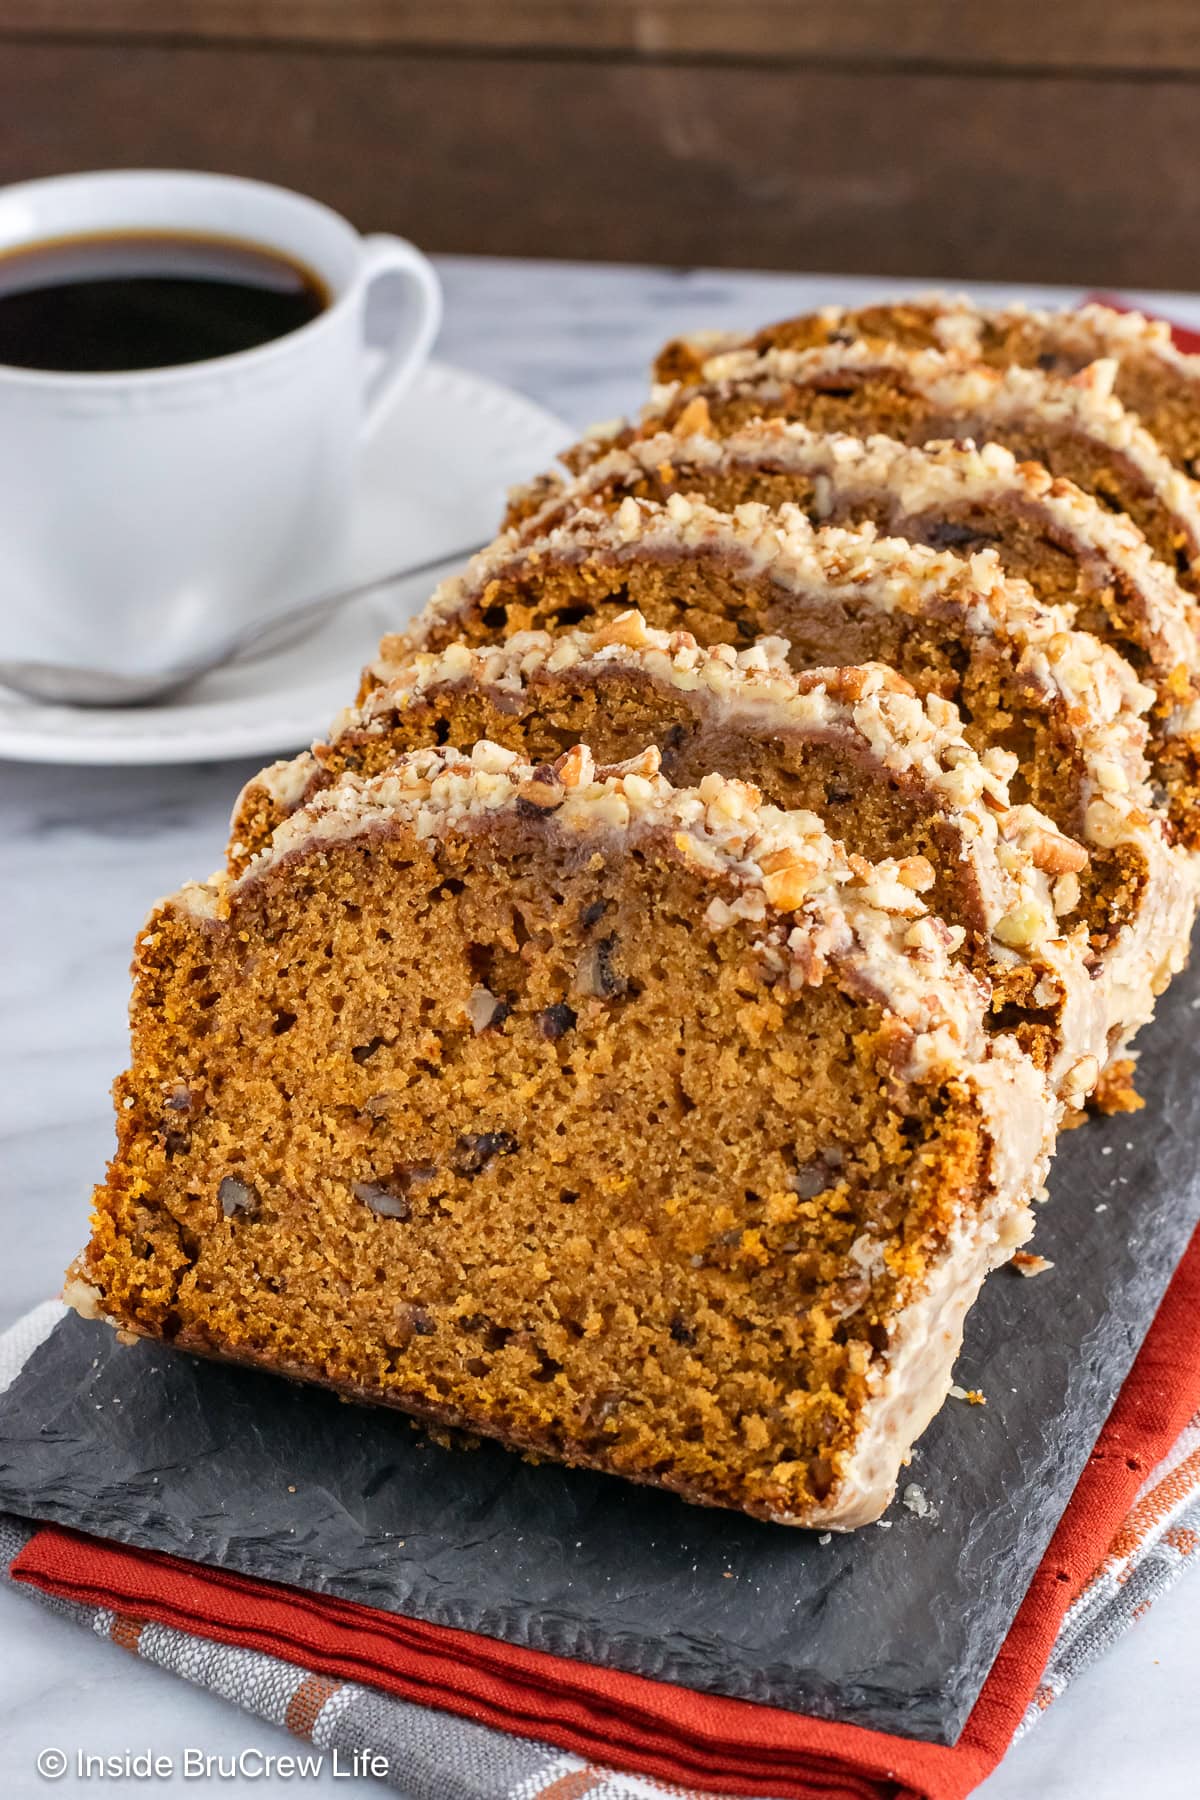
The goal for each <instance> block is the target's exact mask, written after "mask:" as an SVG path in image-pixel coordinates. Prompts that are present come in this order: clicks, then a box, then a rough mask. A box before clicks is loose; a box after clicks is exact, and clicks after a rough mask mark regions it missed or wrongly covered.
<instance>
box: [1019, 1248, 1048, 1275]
mask: <svg viewBox="0 0 1200 1800" xmlns="http://www.w3.org/2000/svg"><path fill="white" fill-rule="evenodd" d="M1012 1264H1013V1268H1014V1269H1015V1270H1016V1271H1017V1274H1018V1275H1025V1276H1030V1275H1044V1274H1045V1273H1046V1270H1047V1269H1052V1268H1053V1267H1054V1264H1053V1263H1052V1262H1051V1261H1050V1258H1049V1257H1048V1256H1035V1255H1034V1254H1033V1252H1032V1251H1030V1250H1018V1251H1017V1252H1016V1253H1015V1255H1014V1256H1013V1259H1012Z"/></svg>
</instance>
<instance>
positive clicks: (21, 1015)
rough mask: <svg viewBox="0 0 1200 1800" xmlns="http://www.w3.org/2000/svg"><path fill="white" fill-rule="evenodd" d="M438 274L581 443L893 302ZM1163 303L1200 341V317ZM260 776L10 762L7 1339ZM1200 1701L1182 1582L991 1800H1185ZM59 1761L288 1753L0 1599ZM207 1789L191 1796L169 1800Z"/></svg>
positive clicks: (8, 1726)
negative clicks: (163, 965)
mask: <svg viewBox="0 0 1200 1800" xmlns="http://www.w3.org/2000/svg"><path fill="white" fill-rule="evenodd" d="M442 272H443V275H444V277H445V281H446V288H447V319H446V326H445V330H444V333H443V337H442V340H441V344H440V354H441V355H442V356H444V357H445V358H446V359H448V360H450V361H457V362H460V363H462V364H464V365H465V366H468V367H471V368H474V369H478V370H480V371H482V372H484V373H486V374H489V375H492V376H495V377H497V378H499V379H501V380H503V381H507V382H511V383H512V384H513V385H515V386H517V387H519V388H522V389H524V390H525V392H527V393H529V394H531V395H532V396H533V397H534V398H536V399H539V400H541V401H543V402H544V403H545V404H546V405H547V406H549V407H550V408H551V409H553V410H554V411H556V412H558V413H559V414H561V415H562V416H563V417H565V418H567V419H568V420H571V421H572V422H574V423H575V424H578V425H583V424H585V423H588V422H590V421H592V420H594V419H600V418H605V417H609V416H611V415H612V414H614V413H616V412H618V411H622V410H625V409H627V408H628V407H630V406H632V405H634V404H636V402H637V400H638V396H639V392H640V387H641V384H642V382H643V380H644V371H645V368H646V365H647V362H648V359H649V357H650V355H651V353H652V351H653V350H654V349H655V347H656V346H657V345H658V343H659V342H660V341H661V340H662V339H663V338H664V337H666V336H667V335H669V334H670V333H672V332H674V331H677V330H682V329H687V328H695V327H700V326H733V325H738V324H751V323H755V322H760V321H761V320H762V319H764V318H767V317H772V316H778V315H780V314H782V313H785V312H787V311H788V310H795V309H799V308H800V307H807V306H810V305H812V304H814V303H820V302H824V301H827V300H834V299H838V298H845V297H847V296H850V295H858V294H866V293H868V292H884V291H888V292H895V291H896V289H897V287H898V286H900V285H901V284H898V283H895V282H892V283H888V284H886V287H884V286H882V285H880V284H871V283H866V282H862V281H853V282H851V281H847V280H838V279H836V278H834V277H785V276H768V275H731V274H727V273H721V274H714V273H705V272H670V271H666V270H641V269H630V268H621V269H617V268H603V267H601V268H597V267H584V266H572V265H569V264H557V265H555V264H532V263H524V264H521V263H511V262H493V261H474V260H471V259H465V258H456V259H448V260H445V261H443V263H442ZM913 285H928V284H913ZM1160 300H1161V303H1162V304H1163V306H1164V309H1169V310H1171V311H1172V312H1173V313H1174V315H1175V316H1177V317H1180V318H1185V319H1187V320H1188V321H1189V322H1193V323H1198V324H1200V300H1197V299H1185V298H1181V297H1174V298H1171V297H1160ZM249 773H250V767H249V765H248V764H240V763H239V764H217V765H211V766H208V767H202V768H195V769H188V768H181V769H171V770H164V771H156V770H144V769H137V770H121V769H113V770H75V769H59V768H33V767H23V766H20V765H18V764H13V763H0V859H2V861H0V891H2V892H3V894H4V914H5V932H4V956H3V964H2V967H0V1006H2V1007H3V1018H4V1022H5V1029H4V1032H3V1036H2V1038H0V1157H2V1159H3V1161H2V1172H0V1243H2V1245H3V1255H2V1260H0V1325H3V1324H6V1323H7V1322H8V1321H9V1320H10V1319H12V1318H14V1317H16V1316H17V1315H18V1314H19V1313H20V1312H23V1311H25V1310H26V1309H27V1308H28V1307H30V1306H32V1305H33V1304H35V1303H36V1302H37V1301H39V1300H41V1299H43V1298H44V1297H45V1296H47V1295H48V1294H50V1293H51V1292H53V1291H54V1290H55V1288H56V1285H57V1283H58V1281H59V1278H60V1273H61V1270H62V1269H63V1267H64V1265H65V1263H66V1262H67V1260H68V1259H69V1257H70V1256H71V1255H72V1254H73V1253H74V1251H75V1250H76V1249H77V1248H78V1247H79V1244H80V1242H81V1241H82V1238H83V1236H84V1233H85V1215H86V1209H87V1196H88V1192H89V1188H90V1185H91V1183H92V1182H93V1181H94V1180H95V1178H96V1176H97V1175H98V1173H99V1172H100V1170H101V1169H102V1167H103V1163H104V1158H105V1156H106V1154H107V1151H108V1147H109V1141H110V1136H111V1129H110V1121H109V1110H108V1084H109V1081H110V1079H111V1077H112V1075H113V1074H114V1073H115V1072H116V1070H117V1069H118V1068H119V1067H120V1066H121V1063H122V1059H123V1056H124V1048H125V1046H124V1016H125V1004H126V996H127V985H126V969H127V965H128V961H129V948H130V944H131V942H132V938H133V933H134V931H135V929H136V927H137V925H138V923H139V922H140V919H141V917H142V914H143V912H144V911H145V908H146V906H147V904H148V903H149V901H150V900H152V899H153V898H154V897H155V896H156V895H158V894H160V893H162V892H165V891H167V890H169V889H170V888H173V887H174V886H175V885H177V883H178V881H179V880H180V879H181V878H182V877H184V876H187V875H202V874H203V873H205V872H206V871H207V870H208V869H210V868H212V867H213V866H214V865H215V864H216V862H217V860H218V857H219V854H220V851H221V848H222V845H223V841H224V827H225V823H226V818H227V814H228V810H229V805H230V801H231V799H232V796H233V795H234V793H235V791H236V789H237V788H238V786H239V785H240V783H241V782H242V781H243V780H244V778H245V777H246V775H248V774H249ZM914 1626H915V1627H916V1622H914ZM1198 1692H1200V1582H1197V1581H1196V1580H1195V1578H1193V1579H1192V1581H1191V1582H1190V1583H1189V1582H1188V1581H1186V1580H1185V1582H1184V1583H1183V1585H1182V1586H1181V1587H1179V1588H1177V1589H1176V1590H1175V1592H1174V1593H1173V1594H1172V1595H1170V1596H1169V1597H1168V1598H1167V1599H1165V1600H1163V1601H1162V1602H1160V1604H1159V1605H1158V1606H1156V1607H1155V1608H1154V1610H1153V1612H1152V1613H1151V1615H1150V1616H1149V1618H1148V1619H1146V1620H1144V1621H1143V1622H1142V1623H1141V1624H1139V1625H1138V1626H1137V1627H1136V1628H1135V1630H1134V1631H1133V1632H1132V1633H1130V1634H1129V1635H1128V1636H1127V1637H1126V1638H1125V1639H1124V1640H1123V1642H1122V1643H1121V1644H1119V1645H1118V1646H1117V1648H1116V1649H1115V1650H1114V1651H1113V1652H1112V1653H1111V1654H1110V1655H1109V1656H1108V1657H1107V1658H1106V1659H1105V1660H1104V1661H1103V1662H1102V1663H1101V1664H1100V1665H1098V1666H1097V1667H1095V1668H1093V1669H1092V1670H1091V1671H1090V1672H1089V1673H1088V1674H1087V1675H1086V1676H1084V1677H1083V1678H1082V1679H1081V1680H1080V1681H1079V1683H1078V1685H1077V1686H1076V1687H1075V1688H1074V1689H1072V1690H1071V1692H1070V1693H1069V1694H1068V1695H1067V1697H1066V1698H1065V1699H1064V1700H1063V1701H1062V1702H1060V1703H1059V1704H1058V1705H1057V1706H1056V1707H1055V1708H1054V1709H1053V1710H1052V1712H1051V1713H1050V1714H1049V1715H1048V1716H1047V1718H1046V1719H1045V1720H1044V1721H1043V1722H1042V1723H1040V1724H1039V1725H1038V1727H1037V1728H1036V1730H1035V1731H1034V1732H1033V1733H1032V1734H1031V1735H1030V1736H1029V1737H1028V1738H1027V1739H1026V1740H1025V1741H1024V1742H1023V1743H1021V1744H1020V1745H1019V1746H1018V1747H1017V1748H1016V1749H1015V1750H1014V1752H1013V1754H1012V1755H1011V1756H1010V1758H1009V1759H1008V1760H1007V1761H1006V1763H1005V1765H1004V1767H1003V1768H1002V1769H1001V1770H1000V1771H999V1772H998V1773H997V1774H996V1775H995V1776H994V1777H993V1778H992V1780H991V1781H990V1782H989V1783H988V1784H987V1785H986V1787H985V1789H984V1790H982V1791H983V1793H984V1794H985V1795H986V1797H987V1800H1018V1797H1019V1800H1085V1797H1086V1800H1127V1797H1128V1796H1129V1795H1131V1794H1148V1795H1152V1796H1153V1797H1154V1800H1194V1797H1195V1796H1196V1795H1197V1794H1200V1704H1198V1702H1197V1693H1198ZM46 1745H57V1746H61V1747H62V1748H64V1749H66V1750H68V1751H72V1752H73V1751H74V1750H75V1748H77V1747H82V1748H85V1749H87V1750H92V1751H96V1752H115V1751H119V1750H124V1749H131V1750H138V1749H145V1748H150V1749H152V1750H154V1751H161V1752H168V1753H170V1752H178V1751H179V1750H180V1749H181V1748H182V1747H183V1746H185V1745H199V1746H201V1747H203V1748H204V1749H206V1750H208V1751H211V1752H213V1753H218V1752H220V1753H222V1754H225V1755H229V1754H231V1753H236V1752H237V1751H239V1750H241V1749H244V1748H246V1747H247V1746H251V1745H253V1746H257V1747H260V1748H263V1749H266V1750H279V1751H281V1750H286V1749H288V1748H289V1747H290V1745H291V1740H289V1739H288V1738H287V1737H286V1734H284V1733H283V1732H280V1731H275V1730H272V1729H271V1728H269V1727H266V1726H262V1725H259V1724H258V1723H257V1722H256V1721H254V1720H251V1719H248V1718H246V1717H244V1716H243V1715H241V1714H239V1713H237V1712H236V1711H234V1710H233V1709H232V1708H231V1707H229V1706H227V1705H225V1704H224V1703H223V1702H220V1701H217V1700H215V1699H212V1698H210V1697H208V1696H207V1695H204V1694H201V1693H198V1692H196V1691H194V1690H191V1689H189V1688H187V1687H186V1686H185V1685H184V1684H183V1683H182V1682H179V1681H177V1680H176V1679H175V1678H174V1677H172V1676H169V1675H166V1674H164V1673H161V1672H160V1671H158V1670H155V1669H152V1668H149V1667H146V1666H145V1665H143V1664H140V1663H137V1662H135V1661H133V1660H132V1659H130V1658H128V1657H126V1656H125V1655H124V1654H123V1653H121V1652H120V1651H118V1650H115V1649H113V1648H112V1647H111V1646H108V1645H105V1644H101V1643H99V1642H95V1641H93V1640H91V1639H89V1638H88V1637H87V1636H86V1635H85V1634H84V1633H82V1632H81V1631H79V1630H78V1628H76V1627H74V1626H72V1625H69V1624H67V1623H65V1622H63V1621H61V1620H59V1619H57V1618H54V1617H51V1616H48V1615H46V1614H45V1613H44V1612H43V1611H42V1610H41V1609H40V1608H39V1607H38V1606H37V1605H35V1604H34V1603H33V1602H31V1601H29V1600H27V1599H25V1598H23V1597H22V1596H20V1595H17V1594H14V1593H12V1592H11V1591H8V1590H4V1591H0V1795H25V1794H35V1793H40V1792H43V1791H57V1792H58V1793H60V1794H61V1793H72V1792H76V1791H82V1789H80V1788H78V1787H76V1786H75V1784H73V1782H72V1781H71V1779H70V1778H68V1779H67V1780H64V1781H62V1782H59V1783H57V1784H53V1788H52V1784H50V1783H48V1782H45V1781H42V1780H40V1779H39V1777H38V1776H37V1775H36V1773H35V1770H34V1757H35V1755H36V1752H37V1751H38V1750H39V1749H40V1748H43V1747H44V1746H46ZM86 1785H87V1788H88V1791H91V1790H92V1788H93V1787H95V1786H97V1785H99V1786H101V1787H102V1789H103V1791H104V1792H107V1793H120V1794H129V1795H134V1794H138V1793H146V1792H147V1791H153V1792H159V1791H167V1790H166V1789H165V1788H163V1786H162V1785H161V1784H158V1783H146V1782H121V1781H112V1782H104V1783H102V1784H96V1783H88V1784H86ZM208 1785H209V1784H206V1783H203V1782H200V1783H197V1782H192V1783H187V1784H185V1783H183V1782H182V1781H178V1782H176V1783H175V1784H173V1785H170V1787H169V1791H171V1792H172V1793H174V1792H175V1791H176V1789H178V1791H180V1792H183V1791H187V1790H189V1789H190V1790H191V1791H195V1790H196V1789H197V1788H204V1787H206V1786H208ZM212 1785H213V1786H214V1787H215V1788H217V1790H218V1791H220V1790H224V1791H229V1789H230V1788H235V1789H236V1784H234V1783H214V1784H212ZM247 1785H248V1787H249V1791H252V1792H255V1793H260V1794H265V1793H269V1794H272V1795H276V1794H278V1795H282V1794H284V1793H285V1792H288V1791H296V1790H297V1789H299V1790H301V1791H304V1792H308V1793H326V1792H327V1793H329V1794H330V1795H335V1794H337V1795H342V1796H348V1795H356V1794H362V1795H367V1794H377V1793H379V1792H382V1791H383V1790H381V1789H378V1788H376V1787H375V1786H374V1785H373V1784H370V1783H366V1782H356V1781H344V1780H338V1781H336V1782H335V1781H333V1780H332V1779H331V1778H330V1777H329V1776H328V1775H326V1776H325V1777H324V1778H322V1779H320V1780H317V1781H305V1782H302V1783H297V1782H292V1783H286V1782H275V1783H272V1782H269V1781H257V1782H254V1783H253V1784H252V1785H250V1784H247Z"/></svg>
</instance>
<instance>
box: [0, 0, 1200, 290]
mask: <svg viewBox="0 0 1200 1800" xmlns="http://www.w3.org/2000/svg"><path fill="white" fill-rule="evenodd" d="M1198 146H1200V4H1197V0H1136V3H1132V4H1131V3H1130V0H1124V3H1122V0H1089V3H1087V4H1081V3H1080V0H1008V3H1007V4H1005V5H1001V6H997V5H996V4H995V3H994V0H987V4H981V3H979V0H720V3H717V0H707V3H706V0H468V3H464V4H456V3H455V0H0V180H5V181H8V180H17V179H20V178H22V177H26V176H31V175H40V174H49V173H55V172H58V171H61V170H66V169H74V168H82V167H89V166H91V167H95V166H105V165H109V166H120V165H135V164H167V165H178V166H184V167H198V168H215V169H224V170H232V171H237V172H240V173H246V174H253V175H258V176H262V177H265V178H267V179H271V180H277V181H283V182H286V183H289V184H291V185H293V186H297V187H301V188H304V189H307V190H309V191H311V192H313V193H315V194H318V195H320V196H321V197H322V198H324V199H326V200H329V201H330V202H331V203H332V204H333V205H335V206H337V207H339V208H341V209H342V210H344V211H346V212H348V213H349V214H350V215H351V216H352V217H353V218H354V219H355V220H356V222H358V223H360V224H361V225H363V226H365V227H370V228H384V227H387V228H391V229H394V230H399V231H403V232H406V233H408V234H409V235H410V236H412V237H414V238H416V239H418V240H419V241H420V242H421V243H422V244H424V245H426V246H427V247H429V248H431V249H434V250H459V251H491V252H497V253H501V254H516V255H541V256H569V257H592V258H608V259H615V260H648V261H657V262H668V263H697V262H707V263H717V264H726V265H736V264H740V265H744V266H761V267H774V268H788V269H824V270H838V271H863V272H880V273H885V274H913V275H942V276H948V277H959V278H968V277H977V278H984V279H987V278H992V279H1022V278H1024V279H1030V280H1050V281H1070V282H1081V283H1088V284H1110V283H1111V284H1117V283H1124V284H1128V285H1137V286H1177V287H1200V233H1198V232H1197V229H1196V227H1197V222H1198V219H1200V191H1198V190H1200V148H1198Z"/></svg>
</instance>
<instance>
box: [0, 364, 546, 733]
mask: <svg viewBox="0 0 1200 1800" xmlns="http://www.w3.org/2000/svg"><path fill="white" fill-rule="evenodd" d="M574 435H575V434H574V433H573V432H572V431H571V428H570V427H569V426H568V425H564V424H563V422H562V421H561V420H560V419H556V418H555V417H554V416H553V414H551V413H548V412H546V411H544V410H543V409H542V407H540V406H536V405H534V403H533V401H531V400H526V399H524V398H523V397H522V396H521V395H520V394H516V393H513V392H512V390H511V389H509V388H504V387H500V386H499V385H498V384H497V383H496V382H493V381H487V380H485V379H484V378H483V377H482V376H479V375H469V374H467V373H466V371H465V370H462V369H451V368H447V367H446V365H445V364H443V363H436V362H435V363H430V364H428V365H427V366H426V367H425V368H424V369H423V370H422V371H421V373H420V374H419V375H418V376H417V377H416V379H415V380H414V382H413V384H412V386H411V387H410V388H409V389H408V391H407V392H406V393H405V394H403V395H402V396H401V397H400V399H399V400H398V401H397V403H396V408H395V411H394V412H393V413H392V414H391V416H390V417H388V418H386V419H384V420H383V421H382V423H381V424H380V425H379V427H378V428H377V430H376V432H375V435H374V437H373V438H372V439H371V442H370V444H369V445H368V446H367V448H366V450H365V452H364V455H363V461H362V474H361V481H360V487H359V496H358V511H357V516H356V519H355V526H354V538H353V543H352V547H351V550H350V553H349V555H348V558H347V568H346V584H347V586H349V585H351V584H352V583H353V582H355V581H357V580H363V579H366V578H367V577H369V576H372V575H375V574H377V573H378V574H383V573H384V572H386V571H387V570H388V569H392V568H397V567H403V566H404V565H405V564H407V563H418V562H425V561H427V560H430V559H432V558H433V557H436V556H442V555H447V554H449V553H450V552H452V551H456V550H458V549H460V548H462V547H464V546H468V545H471V544H475V543H483V542H485V541H486V540H487V539H488V538H491V537H492V536H494V535H495V532H496V530H497V529H498V527H499V522H500V515H501V513H502V511H503V506H504V493H505V489H506V488H507V487H509V486H511V485H512V483H514V482H517V481H524V480H528V478H529V477H530V476H532V475H536V474H537V473H539V471H540V470H542V469H544V468H546V467H547V466H548V465H549V464H550V463H552V462H553V461H554V459H555V457H556V456H557V454H558V452H559V451H560V450H562V449H563V448H564V446H565V445H567V444H568V443H570V441H571V439H572V437H573V436H574ZM453 567H454V565H453V564H452V563H451V564H448V565H447V567H446V569H444V570H441V571H439V572H438V573H437V574H435V575H433V576H429V575H424V576H420V577H418V578H417V579H416V580H413V581H409V582H402V583H397V584H396V585H395V586H393V587H389V588H387V589H385V590H381V591H380V592H379V593H377V594H374V595H371V596H370V597H368V598H367V599H365V600H359V601H356V602H354V603H353V604H351V605H349V606H347V607H346V608H345V609H344V610H343V611H342V612H340V613H338V614H336V615H335V616H334V617H333V618H332V619H331V620H330V621H329V622H328V624H326V625H324V626H322V627H321V628H320V630H318V631H315V632H313V633H312V634H311V635H310V636H308V637H305V638H303V639H302V640H301V641H300V642H299V643H294V644H291V645H289V646H288V647H287V648H286V649H284V650H281V651H279V652H278V653H277V654H276V655H274V656H270V657H263V658H262V659H261V661H258V662H247V663H245V664H243V665H242V666H241V667H239V668H229V669H224V670H217V671H215V672H214V673H213V674H211V675H208V676H205V678H204V680H203V681H198V682H197V683H196V685H195V686H194V687H191V688H188V689H187V690H186V692H184V693H182V694H180V695H179V696H178V698H176V699H174V700H171V701H169V702H164V703H163V704H162V705H161V706H141V707H112V708H105V709H104V710H103V711H100V710H94V711H93V710H84V709H82V708H73V707H63V706H42V705H39V704H37V703H36V702H34V701H29V700H23V699H20V698H18V697H17V696H15V695H11V694H9V692H8V691H7V690H5V689H0V756H8V757H14V758H16V759H18V760H20V761H23V762H55V763H180V762H216V761H219V760H220V759H221V758H222V757H232V756H262V757H264V758H265V757H268V756H274V755H278V754H280V753H281V752H283V751H290V750H298V749H301V748H303V747H304V746H305V745H306V744H309V743H311V741H312V739H313V738H314V737H316V736H319V735H320V733H322V732H323V731H325V730H326V729H327V728H328V726H329V724H330V722H331V721H332V719H333V717H334V714H335V713H337V712H339V711H340V710H341V708H342V707H343V706H348V705H349V704H350V702H351V701H352V700H353V698H354V693H355V690H356V688H357V686H358V675H359V671H360V669H361V668H362V665H363V663H364V662H366V660H367V658H368V657H369V656H370V654H371V652H372V650H373V649H374V648H375V645H376V643H377V642H378V640H379V638H380V637H381V635H382V634H383V632H385V631H389V630H392V629H394V628H395V627H397V626H399V625H402V624H403V623H404V622H405V621H406V620H408V619H410V618H412V617H413V615H414V614H415V613H416V612H417V611H419V609H420V608H421V607H422V606H423V605H424V603H425V601H426V600H427V599H428V598H429V595H430V593H431V591H432V589H433V586H434V585H435V583H436V582H437V581H438V580H439V579H441V577H442V576H443V575H448V574H450V573H452V571H453Z"/></svg>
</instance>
